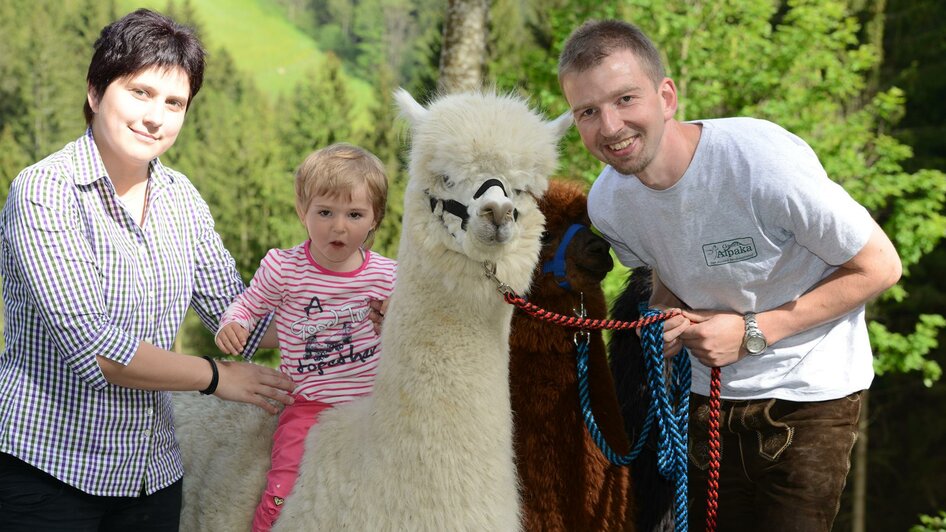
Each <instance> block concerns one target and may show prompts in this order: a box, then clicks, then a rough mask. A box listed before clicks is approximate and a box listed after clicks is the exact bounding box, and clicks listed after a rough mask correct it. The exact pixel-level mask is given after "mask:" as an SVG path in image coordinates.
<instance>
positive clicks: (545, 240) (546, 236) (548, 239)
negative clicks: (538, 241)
mask: <svg viewBox="0 0 946 532" xmlns="http://www.w3.org/2000/svg"><path fill="white" fill-rule="evenodd" d="M551 241H552V235H551V234H549V232H548V231H542V245H543V246H547V245H549V242H551Z"/></svg>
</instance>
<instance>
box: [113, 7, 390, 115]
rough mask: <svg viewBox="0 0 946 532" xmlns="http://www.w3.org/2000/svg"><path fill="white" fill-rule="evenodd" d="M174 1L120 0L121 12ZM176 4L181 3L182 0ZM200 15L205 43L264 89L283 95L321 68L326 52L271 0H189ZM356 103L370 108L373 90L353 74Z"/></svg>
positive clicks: (351, 80) (199, 19)
mask: <svg viewBox="0 0 946 532" xmlns="http://www.w3.org/2000/svg"><path fill="white" fill-rule="evenodd" d="M169 1H170V0H118V1H117V2H116V3H117V6H118V9H119V11H120V12H128V11H133V10H135V9H137V8H139V7H147V8H151V9H155V10H158V11H165V10H166V8H167V6H168V4H169ZM172 3H174V4H175V5H180V4H181V2H180V1H179V0H174V1H173V2H172ZM191 5H192V7H193V9H194V11H195V12H196V14H197V15H196V16H197V20H198V22H199V24H200V25H201V26H202V27H203V29H204V33H205V34H204V35H203V39H204V40H205V44H206V46H207V48H208V49H209V50H210V51H211V52H212V51H213V50H214V49H219V48H221V47H222V48H224V49H226V50H227V52H229V53H230V55H232V56H233V60H234V62H235V63H236V65H237V67H238V68H240V69H241V70H243V71H244V72H247V73H248V74H250V75H251V76H252V77H253V79H254V80H255V82H256V84H257V85H258V86H259V87H260V89H262V90H263V91H265V92H267V93H269V94H272V95H278V94H285V93H286V92H288V91H290V90H291V89H292V87H294V86H295V85H296V83H298V82H299V81H300V80H301V79H302V78H303V76H305V75H306V74H307V73H309V72H311V71H312V70H313V69H315V68H318V67H319V66H320V65H321V64H322V63H323V61H324V60H325V53H324V52H322V51H321V50H319V48H318V46H317V45H316V43H315V42H314V41H313V40H312V39H311V38H310V37H309V36H308V35H306V34H305V33H303V32H302V31H301V30H299V29H298V28H296V27H295V26H294V25H293V24H292V23H290V22H289V21H288V20H286V18H285V17H284V16H283V14H282V12H281V11H280V10H279V8H278V7H277V6H276V5H274V4H273V3H272V2H270V1H268V0H191ZM350 86H351V93H352V95H353V97H352V98H351V101H352V102H357V103H356V105H360V106H362V107H367V106H368V105H369V104H370V103H371V102H372V101H373V100H374V98H375V97H374V94H373V90H372V88H371V87H370V86H368V84H366V83H365V82H363V81H361V80H360V79H357V78H350Z"/></svg>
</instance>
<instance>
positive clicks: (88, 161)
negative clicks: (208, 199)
mask: <svg viewBox="0 0 946 532" xmlns="http://www.w3.org/2000/svg"><path fill="white" fill-rule="evenodd" d="M75 162H76V172H75V174H74V175H75V178H74V179H75V182H76V184H77V185H90V184H92V183H94V182H96V181H98V180H99V179H102V178H106V177H108V171H107V170H105V163H103V162H102V155H101V154H100V153H99V148H98V146H96V145H95V138H94V137H93V136H92V127H91V126H90V127H88V128H87V129H86V130H85V134H84V135H82V137H81V138H80V139H79V140H78V141H76V155H75ZM148 169H149V172H150V176H151V179H152V180H153V181H152V185H153V186H157V187H163V186H167V185H171V184H173V183H174V173H173V172H171V171H170V170H169V169H168V168H167V167H166V166H164V165H163V164H161V160H160V159H159V158H157V157H155V158H154V159H152V160H151V163H150V164H149V165H148Z"/></svg>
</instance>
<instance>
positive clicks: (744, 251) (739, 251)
mask: <svg viewBox="0 0 946 532" xmlns="http://www.w3.org/2000/svg"><path fill="white" fill-rule="evenodd" d="M756 255H758V253H756V250H755V242H753V241H752V238H751V237H748V236H746V237H742V238H734V239H732V240H725V241H723V242H714V243H712V244H703V257H704V258H706V265H707V266H719V265H720V264H729V263H732V262H740V261H743V260H749V259H751V258H753V257H755V256H756Z"/></svg>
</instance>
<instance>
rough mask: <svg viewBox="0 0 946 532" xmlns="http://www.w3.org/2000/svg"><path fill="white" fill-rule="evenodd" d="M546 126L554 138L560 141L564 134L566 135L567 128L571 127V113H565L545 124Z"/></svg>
mask: <svg viewBox="0 0 946 532" xmlns="http://www.w3.org/2000/svg"><path fill="white" fill-rule="evenodd" d="M546 124H548V128H549V129H551V130H552V134H554V135H555V138H557V139H560V138H562V137H564V136H565V133H568V128H570V127H572V112H571V111H565V112H564V113H562V115H561V116H559V117H558V118H556V119H555V120H552V121H551V122H546Z"/></svg>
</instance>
